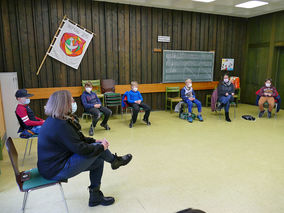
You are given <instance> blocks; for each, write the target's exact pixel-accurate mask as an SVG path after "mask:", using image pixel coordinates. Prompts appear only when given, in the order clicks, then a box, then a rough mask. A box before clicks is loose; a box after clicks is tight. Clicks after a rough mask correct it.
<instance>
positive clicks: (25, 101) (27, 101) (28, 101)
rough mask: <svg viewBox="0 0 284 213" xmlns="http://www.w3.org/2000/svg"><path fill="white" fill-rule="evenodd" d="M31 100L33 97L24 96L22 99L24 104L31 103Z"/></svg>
mask: <svg viewBox="0 0 284 213" xmlns="http://www.w3.org/2000/svg"><path fill="white" fill-rule="evenodd" d="M30 102H31V99H29V98H22V99H21V100H20V103H22V104H29V103H30Z"/></svg>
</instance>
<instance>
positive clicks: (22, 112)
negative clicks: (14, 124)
mask: <svg viewBox="0 0 284 213" xmlns="http://www.w3.org/2000/svg"><path fill="white" fill-rule="evenodd" d="M15 96H16V99H17V101H18V106H17V108H16V115H17V118H18V121H19V123H20V126H21V130H22V131H23V130H31V131H32V132H33V133H35V134H38V133H39V130H40V128H41V126H42V124H43V123H44V120H43V119H41V118H38V117H36V116H35V115H34V112H33V111H32V109H31V108H30V107H29V103H30V99H29V97H32V96H33V94H29V93H28V92H27V90H25V89H19V90H17V92H16V94H15Z"/></svg>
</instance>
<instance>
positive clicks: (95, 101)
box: [81, 82, 111, 136]
mask: <svg viewBox="0 0 284 213" xmlns="http://www.w3.org/2000/svg"><path fill="white" fill-rule="evenodd" d="M92 88H93V86H92V83H90V82H87V83H86V84H85V91H84V92H83V94H82V95H81V100H82V104H83V106H84V109H85V111H86V112H89V113H91V114H92V115H93V121H92V124H91V127H90V130H89V135H90V136H93V135H94V128H95V127H96V125H97V123H98V121H99V119H100V112H102V113H103V114H104V119H103V121H102V123H101V126H102V127H103V128H105V129H106V130H110V127H109V126H108V124H107V122H108V119H109V117H110V115H111V110H110V109H108V108H107V107H104V106H102V103H101V101H100V99H99V98H98V96H97V94H96V93H94V92H92Z"/></svg>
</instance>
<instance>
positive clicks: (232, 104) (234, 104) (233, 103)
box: [215, 101, 237, 120]
mask: <svg viewBox="0 0 284 213" xmlns="http://www.w3.org/2000/svg"><path fill="white" fill-rule="evenodd" d="M218 103H220V102H219V101H217V102H216V106H215V108H216V109H217V106H218ZM230 105H231V106H234V119H236V106H237V104H236V102H234V101H233V102H231V103H230ZM216 113H218V110H216ZM218 116H219V120H220V119H221V110H220V111H219V113H218Z"/></svg>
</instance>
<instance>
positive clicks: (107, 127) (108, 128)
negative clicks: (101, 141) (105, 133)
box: [101, 124, 110, 130]
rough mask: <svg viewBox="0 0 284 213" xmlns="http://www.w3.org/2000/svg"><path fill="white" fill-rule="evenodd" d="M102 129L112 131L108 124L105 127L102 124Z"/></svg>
mask: <svg viewBox="0 0 284 213" xmlns="http://www.w3.org/2000/svg"><path fill="white" fill-rule="evenodd" d="M101 127H103V128H105V130H110V127H109V125H107V124H105V125H103V124H101Z"/></svg>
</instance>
